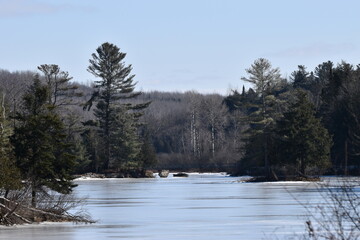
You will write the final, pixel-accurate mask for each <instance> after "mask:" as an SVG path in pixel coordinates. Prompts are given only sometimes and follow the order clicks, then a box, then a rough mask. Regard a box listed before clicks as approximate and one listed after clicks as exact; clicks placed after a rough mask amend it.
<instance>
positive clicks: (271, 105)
mask: <svg viewBox="0 0 360 240" xmlns="http://www.w3.org/2000/svg"><path fill="white" fill-rule="evenodd" d="M125 57H126V53H123V52H121V51H120V48H118V47H117V46H115V45H114V44H111V43H107V42H106V43H103V44H102V45H101V46H99V47H98V48H97V49H96V51H95V52H94V53H93V54H92V55H91V56H90V60H89V66H88V68H87V71H88V72H89V73H91V74H92V75H93V77H94V79H95V81H94V82H93V83H92V84H91V85H85V84H81V83H78V82H76V81H74V80H73V79H72V77H71V74H70V73H68V72H67V71H65V70H63V69H61V68H60V66H58V65H56V64H43V65H41V66H38V71H37V72H32V71H17V72H9V71H7V70H0V224H8V225H11V224H16V223H23V222H25V223H30V222H34V221H44V220H56V221H59V219H63V220H69V221H85V222H86V221H90V222H91V220H89V219H87V218H86V216H81V215H77V216H73V215H70V214H69V213H68V209H69V208H68V207H69V206H68V205H67V203H68V202H69V201H68V200H66V198H67V197H68V196H71V195H69V194H70V193H71V191H72V189H73V188H74V187H76V185H75V184H74V183H73V181H72V180H73V179H74V176H75V175H79V174H84V173H89V172H91V173H101V174H104V176H108V177H146V176H150V177H151V176H152V172H156V171H159V170H162V169H167V170H171V171H181V172H186V171H199V172H204V171H211V172H219V171H225V172H229V173H231V174H233V175H250V176H256V177H263V178H265V179H266V180H280V179H281V180H287V179H307V178H309V177H310V176H311V177H314V176H320V175H323V174H337V175H339V174H340V175H349V174H352V175H359V173H360V161H359V160H360V117H359V116H360V65H353V64H350V63H347V62H345V61H343V62H341V63H336V64H334V63H333V62H331V61H328V62H323V63H320V64H319V65H318V66H317V67H316V68H315V69H313V70H311V71H308V70H307V69H306V67H305V66H303V65H299V66H298V69H295V70H294V71H293V72H292V74H291V76H290V77H289V78H288V79H287V78H284V77H282V76H281V73H280V69H279V68H275V67H273V66H272V65H271V63H270V61H269V60H267V59H263V58H260V59H257V60H255V61H254V63H253V64H252V65H251V66H250V67H249V68H248V69H246V73H247V76H245V77H243V78H241V79H242V80H243V81H246V82H249V83H250V84H251V88H248V89H246V88H245V87H243V88H242V89H241V90H239V89H232V91H231V93H230V94H228V95H227V96H222V95H220V94H200V93H197V92H195V91H189V92H184V93H180V92H158V91H153V92H140V91H137V90H136V83H137V82H136V81H135V75H134V74H133V73H132V66H131V65H127V64H126V63H125ZM139 81H141V79H140V80H139ZM65 196H67V197H65ZM49 199H51V201H50V200H49ZM70 202H71V201H70ZM45 203H46V204H45ZM59 203H61V204H59ZM29 212H31V214H29ZM35 213H36V214H35ZM64 216H65V217H64Z"/></svg>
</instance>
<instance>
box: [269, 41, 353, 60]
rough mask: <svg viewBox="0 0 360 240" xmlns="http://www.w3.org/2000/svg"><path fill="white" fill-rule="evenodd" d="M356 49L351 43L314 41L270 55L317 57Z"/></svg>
mask: <svg viewBox="0 0 360 240" xmlns="http://www.w3.org/2000/svg"><path fill="white" fill-rule="evenodd" d="M355 50H357V47H356V46H355V45H354V44H352V43H338V44H328V43H315V44H311V45H308V46H302V47H294V48H288V49H285V50H282V51H278V52H273V53H271V54H270V55H271V56H275V57H287V58H289V57H319V56H324V55H326V56H329V55H338V54H344V53H349V52H353V51H355Z"/></svg>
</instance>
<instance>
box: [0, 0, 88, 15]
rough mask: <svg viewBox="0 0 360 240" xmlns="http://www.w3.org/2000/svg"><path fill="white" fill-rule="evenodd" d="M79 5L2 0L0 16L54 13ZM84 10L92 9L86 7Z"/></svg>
mask: <svg viewBox="0 0 360 240" xmlns="http://www.w3.org/2000/svg"><path fill="white" fill-rule="evenodd" d="M74 8H76V9H78V7H74V6H70V5H68V4H51V3H47V2H44V1H37V0H0V17H19V16H29V15H37V14H52V13H57V12H61V11H64V10H69V9H74ZM83 10H90V8H88V7H85V8H83Z"/></svg>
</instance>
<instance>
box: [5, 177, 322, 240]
mask: <svg viewBox="0 0 360 240" xmlns="http://www.w3.org/2000/svg"><path fill="white" fill-rule="evenodd" d="M242 180H243V178H235V177H228V176H225V175H223V174H191V175H190V176H189V177H188V178H174V177H172V175H171V174H170V176H169V178H154V179H97V180H94V179H89V180H78V181H76V183H77V184H78V185H79V186H78V187H77V188H76V190H75V193H76V195H77V196H79V197H87V200H86V209H87V210H88V212H89V213H90V215H91V216H92V218H93V219H95V220H98V221H97V223H95V224H73V223H45V224H38V225H28V226H16V227H1V228H0V239H4V240H5V239H6V240H11V239H17V240H24V239H29V240H30V239H31V240H49V239H51V240H80V239H84V240H102V239H129V240H130V239H131V240H135V239H139V240H140V239H141V240H146V239H153V240H155V239H156V240H159V239H167V240H184V239H187V240H195V239H196V240H203V239H204V240H233V239H246V240H251V239H275V238H279V239H283V238H285V237H291V236H293V235H294V234H298V233H303V232H304V230H305V225H304V222H305V220H306V216H305V213H306V212H305V209H304V207H303V206H302V205H301V204H300V203H299V202H298V201H301V202H302V203H309V204H316V202H317V201H318V199H319V194H318V192H317V191H316V187H315V185H314V184H313V183H304V182H298V183H296V182H293V183H284V182H282V183H281V182H280V183H279V182H278V183H244V182H242Z"/></svg>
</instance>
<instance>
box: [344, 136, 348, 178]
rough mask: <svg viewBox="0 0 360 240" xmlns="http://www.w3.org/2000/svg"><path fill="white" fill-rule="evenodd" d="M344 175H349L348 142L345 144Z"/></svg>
mask: <svg viewBox="0 0 360 240" xmlns="http://www.w3.org/2000/svg"><path fill="white" fill-rule="evenodd" d="M344 175H345V176H347V175H348V141H347V139H346V140H345V143H344Z"/></svg>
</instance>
